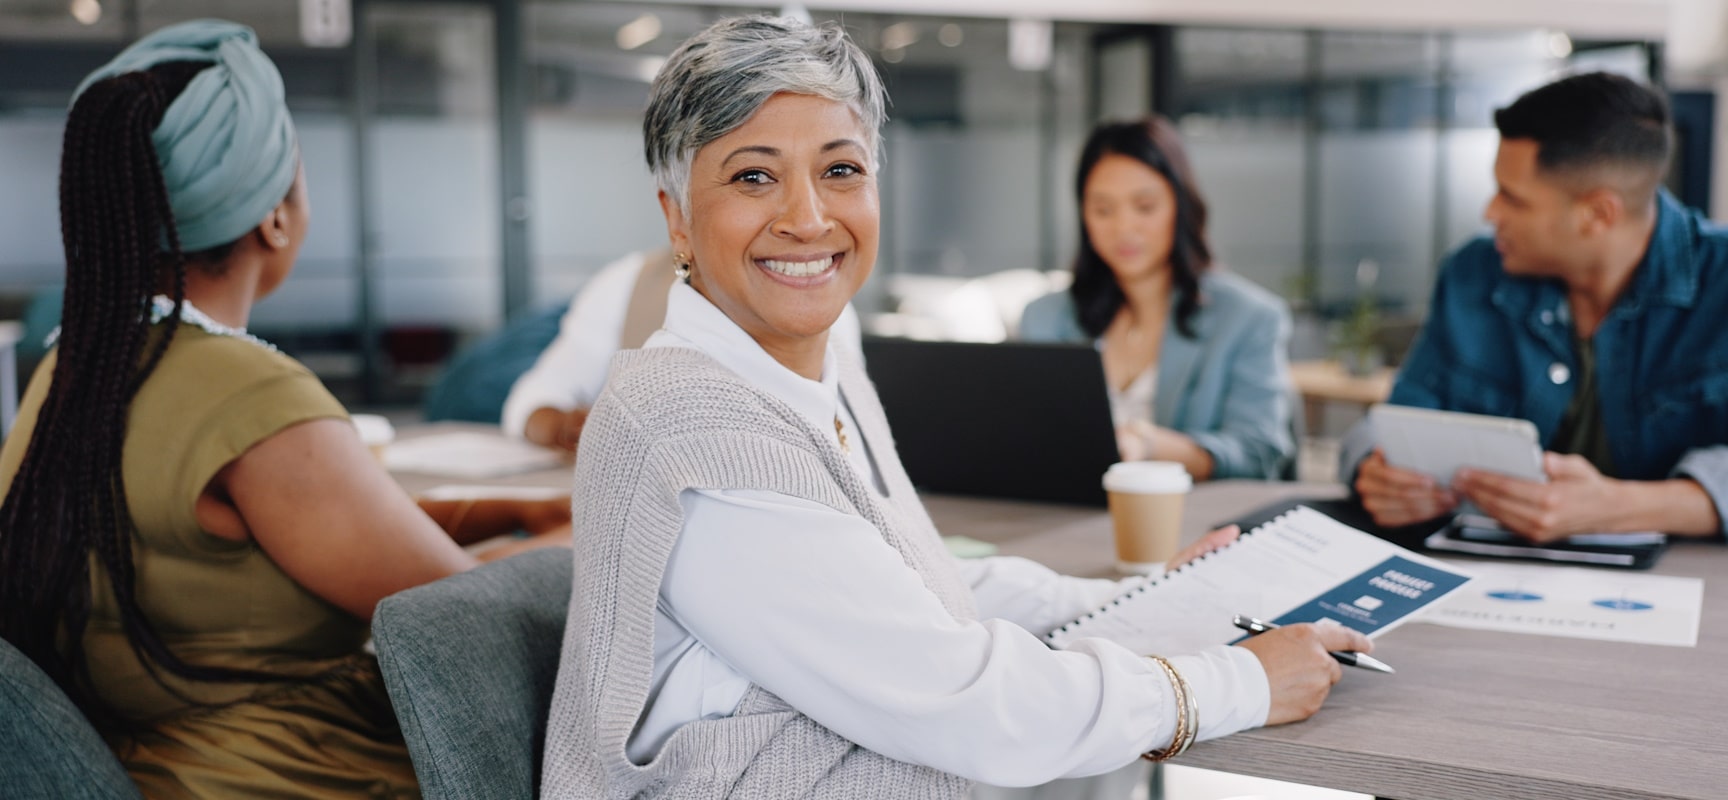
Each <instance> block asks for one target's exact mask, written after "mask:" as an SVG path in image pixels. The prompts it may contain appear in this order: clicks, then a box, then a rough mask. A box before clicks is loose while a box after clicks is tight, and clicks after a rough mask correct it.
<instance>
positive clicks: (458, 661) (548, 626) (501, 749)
mask: <svg viewBox="0 0 1728 800" xmlns="http://www.w3.org/2000/svg"><path fill="white" fill-rule="evenodd" d="M571 566H572V563H571V556H570V551H569V550H565V549H563V548H551V549H547V550H539V551H532V552H528V553H523V554H521V555H517V556H513V557H511V558H507V559H504V560H503V561H498V562H495V563H491V564H486V565H483V566H481V567H479V568H477V569H474V570H472V571H469V572H466V573H463V574H461V575H456V576H453V577H450V578H446V579H444V580H441V581H437V582H435V583H430V584H427V585H425V586H420V587H417V588H414V589H409V590H408V591H405V592H400V593H398V594H395V595H392V596H390V597H388V598H385V600H384V601H383V602H382V603H379V604H378V611H377V613H376V614H375V615H374V616H373V618H372V638H373V642H374V644H375V645H376V646H377V648H378V665H379V667H380V669H381V670H382V671H383V673H384V685H385V686H386V687H387V688H388V689H389V692H390V701H391V702H392V703H393V704H394V705H395V708H396V719H397V721H398V722H399V723H401V726H402V735H403V738H404V739H406V740H407V742H408V754H409V755H410V756H411V757H412V758H413V759H414V774H415V775H416V776H417V777H418V778H419V779H420V791H421V793H422V795H423V796H424V797H425V798H426V800H441V798H464V799H465V800H489V799H490V798H500V800H502V799H503V798H511V799H512V800H514V799H515V798H531V797H534V796H535V794H536V792H537V789H538V784H539V776H540V752H541V746H542V744H543V742H544V740H545V737H546V715H547V711H548V709H549V708H550V706H551V704H552V689H553V685H554V683H555V681H556V679H557V677H558V656H559V652H560V650H561V648H562V647H563V644H564V617H565V615H566V614H567V613H568V610H569V605H570V580H571V572H572V570H571Z"/></svg>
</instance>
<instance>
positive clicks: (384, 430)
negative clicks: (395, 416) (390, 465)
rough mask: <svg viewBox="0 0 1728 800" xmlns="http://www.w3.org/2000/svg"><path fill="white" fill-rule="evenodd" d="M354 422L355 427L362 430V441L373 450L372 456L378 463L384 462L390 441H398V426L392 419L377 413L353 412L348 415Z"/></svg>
mask: <svg viewBox="0 0 1728 800" xmlns="http://www.w3.org/2000/svg"><path fill="white" fill-rule="evenodd" d="M348 418H349V419H350V420H353V422H354V429H355V430H357V431H359V432H360V441H361V443H363V444H365V445H366V448H367V449H368V450H371V451H372V457H373V458H376V459H378V463H380V464H383V463H384V451H385V450H387V449H389V447H390V443H391V442H394V441H396V428H395V427H394V426H392V425H391V424H390V420H388V419H385V418H384V417H381V416H378V415H377V414H351V415H349V417H348Z"/></svg>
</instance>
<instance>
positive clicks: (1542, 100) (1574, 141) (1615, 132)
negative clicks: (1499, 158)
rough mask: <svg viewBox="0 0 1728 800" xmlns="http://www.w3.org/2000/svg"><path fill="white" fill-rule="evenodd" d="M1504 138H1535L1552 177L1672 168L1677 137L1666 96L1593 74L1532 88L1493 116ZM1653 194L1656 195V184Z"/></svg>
mask: <svg viewBox="0 0 1728 800" xmlns="http://www.w3.org/2000/svg"><path fill="white" fill-rule="evenodd" d="M1494 126H1495V127H1496V128H1499V129H1500V137H1501V138H1502V139H1532V140H1535V142H1536V143H1537V146H1538V150H1537V155H1536V163H1537V165H1538V166H1539V167H1540V168H1541V169H1543V170H1545V171H1548V172H1576V171H1579V170H1591V169H1596V168H1599V167H1634V168H1642V169H1648V170H1650V171H1651V172H1652V173H1654V178H1655V179H1656V181H1658V182H1659V181H1660V179H1661V176H1662V174H1663V173H1665V172H1666V171H1667V169H1668V158H1669V155H1670V153H1671V152H1672V151H1673V149H1674V133H1673V129H1672V125H1671V122H1670V116H1669V113H1668V101H1667V100H1666V99H1665V98H1664V97H1663V96H1662V94H1661V93H1660V92H1658V91H1656V90H1654V89H1652V88H1650V87H1648V86H1645V85H1644V84H1641V83H1639V82H1637V81H1635V80H1632V79H1631V78H1627V77H1625V76H1622V75H1614V74H1610V73H1607V72H1590V73H1585V74H1582V75H1573V76H1571V77H1569V78H1563V79H1561V80H1558V81H1555V82H1553V83H1550V84H1548V85H1547V86H1543V87H1541V88H1539V89H1533V90H1531V91H1529V92H1527V93H1525V94H1524V95H1523V96H1522V97H1519V98H1518V99H1517V100H1516V101H1514V102H1513V103H1512V105H1509V106H1507V107H1505V108H1502V109H1500V110H1498V111H1496V112H1494ZM1650 189H1651V191H1652V192H1654V191H1655V184H1654V182H1653V183H1652V185H1651V187H1650Z"/></svg>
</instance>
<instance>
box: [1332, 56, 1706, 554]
mask: <svg viewBox="0 0 1728 800" xmlns="http://www.w3.org/2000/svg"><path fill="white" fill-rule="evenodd" d="M1495 125H1496V126H1497V127H1498V128H1499V129H1500V136H1501V142H1500V151H1499V155H1498V157H1497V158H1496V160H1495V163H1494V177H1495V180H1496V181H1497V182H1498V184H1499V191H1498V192H1497V193H1496V194H1495V196H1494V199H1493V200H1492V201H1490V202H1489V204H1488V208H1487V211H1486V212H1485V214H1484V216H1485V217H1486V219H1487V220H1488V222H1489V223H1491V224H1492V225H1493V226H1494V236H1493V238H1491V239H1490V238H1487V237H1483V238H1480V239H1477V240H1476V241H1472V242H1470V243H1468V244H1466V245H1464V246H1463V247H1461V248H1459V249H1458V250H1457V251H1456V252H1454V253H1453V254H1452V255H1451V256H1450V257H1449V258H1448V259H1447V261H1446V263H1445V264H1444V265H1443V267H1442V268H1441V271H1440V279H1439V283H1438V285H1437V286H1436V287H1435V290H1434V296H1433V301H1432V307H1431V308H1430V311H1429V317H1428V322H1427V324H1426V326H1425V327H1424V329H1423V331H1422V335H1421V336H1420V337H1419V339H1418V340H1417V342H1416V344H1415V346H1414V347H1413V349H1412V351H1411V353H1410V356H1409V358H1408V360H1407V361H1406V362H1405V364H1404V367H1403V369H1402V370H1401V371H1400V373H1399V375H1398V380H1397V383H1396V384H1395V385H1394V387H1393V389H1392V397H1391V402H1393V403H1397V404H1400V405H1409V406H1422V407H1427V408H1440V409H1446V410H1452V411H1466V412H1472V413H1478V414H1493V415H1497V416H1506V417H1520V418H1523V419H1527V420H1530V421H1531V422H1532V423H1534V424H1535V425H1536V429H1537V430H1538V431H1539V432H1540V433H1541V437H1542V442H1543V443H1544V446H1545V448H1546V449H1547V450H1548V451H1550V452H1548V453H1546V454H1545V456H1544V467H1545V469H1546V471H1547V473H1548V479H1549V480H1548V482H1547V483H1535V482H1531V481H1524V480H1519V479H1516V478H1511V477H1507V476H1504V475H1500V474H1496V473H1491V472H1486V471H1481V470H1462V471H1460V473H1459V474H1458V475H1457V476H1456V477H1455V478H1454V479H1453V481H1452V484H1451V487H1450V489H1446V488H1442V487H1440V486H1438V485H1436V484H1435V483H1434V482H1432V481H1430V480H1428V479H1427V478H1425V477H1423V476H1422V475H1419V474H1417V473H1414V472H1410V471H1407V470H1402V469H1397V468H1395V467H1392V466H1390V465H1388V464H1387V463H1386V461H1385V459H1384V458H1383V457H1382V456H1381V454H1380V452H1379V451H1378V450H1374V451H1373V452H1371V453H1370V452H1369V449H1370V448H1371V447H1372V444H1373V442H1372V431H1371V430H1369V426H1368V425H1367V424H1366V423H1364V424H1363V425H1361V426H1359V427H1358V429H1357V430H1355V431H1352V432H1351V435H1350V436H1349V437H1348V438H1347V439H1346V442H1345V446H1344V461H1343V464H1344V466H1345V470H1344V473H1343V474H1345V475H1351V474H1354V476H1355V477H1354V481H1353V487H1354V488H1355V490H1356V492H1357V494H1358V495H1359V496H1360V497H1361V500H1362V504H1363V506H1364V507H1365V508H1366V509H1367V510H1368V511H1369V513H1371V514H1372V515H1373V516H1374V519H1375V521H1376V522H1378V523H1379V524H1381V525H1386V526H1396V525H1404V524H1409V523H1413V522H1418V521H1421V520H1425V519H1430V518H1433V517H1436V516H1439V515H1441V514H1443V513H1446V512H1448V511H1451V510H1452V509H1453V507H1454V506H1455V505H1456V504H1457V503H1458V502H1459V501H1460V500H1461V499H1464V498H1467V499H1469V500H1471V501H1472V502H1474V503H1475V504H1476V505H1477V506H1478V507H1480V508H1481V509H1482V510H1483V511H1484V512H1486V513H1488V514H1489V515H1491V516H1493V517H1494V518H1495V519H1497V520H1499V521H1500V522H1501V523H1502V524H1504V525H1505V526H1506V527H1508V528H1511V529H1512V530H1514V531H1516V532H1518V533H1520V534H1522V535H1524V536H1526V537H1528V538H1531V539H1534V540H1537V541H1550V540H1553V539H1558V538H1561V537H1564V536H1568V535H1571V534H1574V533H1580V532H1586V531H1630V530H1661V531H1667V532H1670V533H1672V534H1676V535H1689V536H1720V535H1721V534H1722V531H1723V518H1724V515H1723V514H1722V513H1721V512H1720V509H1721V508H1722V507H1723V504H1724V503H1728V231H1725V230H1723V229H1721V228H1718V227H1716V226H1714V225H1712V224H1711V223H1709V222H1708V221H1706V220H1705V219H1703V218H1702V217H1701V216H1700V215H1699V214H1697V213H1695V212H1692V211H1689V210H1687V209H1686V208H1684V207H1682V206H1681V205H1680V204H1679V203H1678V202H1677V201H1676V200H1675V199H1674V198H1673V197H1672V196H1670V195H1669V194H1668V193H1667V192H1665V191H1663V190H1662V189H1661V188H1660V187H1661V181H1662V177H1663V175H1664V174H1665V173H1666V171H1667V166H1668V159H1669V154H1670V151H1671V149H1672V140H1673V134H1672V131H1671V128H1670V127H1669V116H1668V109H1667V104H1666V102H1665V101H1664V100H1663V98H1662V96H1661V95H1659V94H1657V93H1656V92H1654V91H1652V90H1650V89H1649V88H1646V87H1644V86H1642V85H1640V84H1638V83H1635V82H1633V81H1631V80H1628V79H1626V78H1622V77H1618V76H1611V75H1607V74H1603V73H1592V74H1588V75H1578V76H1574V77H1570V78H1566V79H1564V80H1561V81H1558V82H1556V83H1552V84H1549V85H1547V86H1544V87H1542V88H1539V89H1536V90H1534V91H1532V92H1530V93H1528V94H1526V95H1524V96H1523V97H1520V98H1519V99H1518V100H1517V101H1516V102H1514V103H1513V104H1512V105H1511V106H1508V107H1507V108H1504V109H1501V110H1500V111H1499V112H1497V113H1496V114H1495ZM1364 454H1366V457H1365V458H1364Z"/></svg>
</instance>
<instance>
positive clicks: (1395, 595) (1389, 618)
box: [1048, 507, 1469, 653]
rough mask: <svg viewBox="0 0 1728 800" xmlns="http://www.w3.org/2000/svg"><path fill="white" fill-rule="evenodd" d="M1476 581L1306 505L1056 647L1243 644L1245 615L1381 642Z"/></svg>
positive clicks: (1128, 597) (1065, 633) (1071, 631)
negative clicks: (1237, 621) (1240, 619)
mask: <svg viewBox="0 0 1728 800" xmlns="http://www.w3.org/2000/svg"><path fill="white" fill-rule="evenodd" d="M1468 579H1469V577H1468V575H1466V574H1464V573H1462V572H1459V571H1457V570H1456V569H1454V568H1451V567H1448V566H1447V565H1444V564H1441V563H1440V562H1438V561H1434V560H1433V559H1430V558H1427V557H1424V556H1421V555H1417V554H1416V553H1412V552H1410V551H1408V550H1405V549H1403V548H1401V547H1398V546H1397V545H1394V544H1392V543H1390V542H1386V541H1383V540H1380V539H1377V538H1375V537H1373V536H1370V535H1368V534H1366V533H1363V532H1362V531H1358V530H1356V529H1354V528H1351V527H1349V526H1348V525H1344V524H1343V523H1340V522H1338V521H1336V520H1333V519H1332V518H1330V517H1328V516H1326V515H1324V514H1321V513H1320V512H1318V511H1314V510H1313V509H1310V508H1306V507H1300V508H1297V509H1295V510H1292V511H1291V512H1289V513H1287V514H1284V515H1282V516H1280V517H1278V518H1277V519H1275V520H1273V521H1271V522H1269V523H1267V524H1265V525H1262V526H1261V527H1259V528H1256V529H1255V530H1254V531H1252V532H1250V533H1248V534H1245V535H1243V537H1242V538H1241V539H1240V540H1238V541H1237V542H1236V543H1235V544H1232V545H1231V546H1229V547H1227V548H1225V549H1223V550H1219V551H1217V552H1215V553H1213V554H1212V555H1210V556H1207V557H1205V558H1203V559H1200V560H1198V561H1196V562H1194V563H1192V564H1189V565H1188V566H1186V567H1184V568H1182V569H1180V570H1177V571H1176V572H1173V573H1170V574H1168V575H1166V576H1164V577H1163V578H1161V579H1158V580H1155V581H1150V582H1147V583H1144V584H1140V585H1139V586H1137V587H1135V588H1133V589H1130V590H1128V591H1127V592H1125V593H1124V594H1123V595H1122V596H1121V597H1118V598H1117V599H1116V600H1114V601H1112V602H1111V603H1109V604H1107V605H1106V606H1104V607H1103V608H1101V609H1099V610H1097V611H1094V612H1093V613H1091V614H1088V615H1086V616H1084V617H1081V618H1080V619H1078V620H1075V621H1074V622H1072V623H1070V624H1068V625H1065V626H1063V627H1062V628H1059V629H1057V630H1056V631H1055V632H1053V633H1052V634H1050V636H1049V637H1048V641H1049V642H1050V643H1051V644H1052V646H1055V647H1062V646H1064V645H1066V644H1067V643H1068V642H1071V641H1073V640H1075V639H1078V638H1082V637H1090V636H1097V637H1103V638H1106V639H1110V640H1112V641H1114V642H1116V643H1118V644H1121V645H1123V646H1125V647H1127V648H1128V649H1130V650H1133V651H1134V652H1137V653H1187V652H1194V651H1196V650H1199V649H1202V648H1205V647H1209V646H1211V645H1215V644H1224V643H1227V642H1232V641H1235V640H1236V639H1238V638H1241V636H1242V635H1243V634H1242V632H1241V631H1240V630H1237V629H1236V627H1235V626H1233V625H1232V624H1231V619H1232V618H1233V617H1234V615H1237V614H1245V615H1249V616H1254V617H1258V618H1260V619H1264V620H1271V621H1275V622H1279V623H1280V624H1286V623H1288V622H1294V621H1313V620H1317V619H1320V618H1323V617H1324V618H1332V619H1335V620H1337V621H1339V622H1343V623H1345V624H1348V625H1350V626H1351V627H1355V628H1357V629H1358V630H1363V631H1364V632H1366V633H1368V635H1370V636H1373V635H1376V634H1378V633H1380V632H1382V631H1385V630H1389V629H1390V628H1392V627H1395V626H1396V625H1397V624H1399V623H1401V622H1402V621H1403V620H1404V618H1406V617H1407V616H1408V615H1409V614H1410V613H1411V612H1413V611H1414V610H1415V609H1416V608H1419V607H1421V606H1424V605H1426V604H1428V603H1431V602H1433V601H1434V600H1437V599H1439V598H1440V597H1441V596H1444V595H1445V594H1447V593H1449V592H1451V591H1454V590H1456V589H1457V587H1458V586H1461V585H1463V583H1464V582H1465V581H1467V580H1468ZM1405 583H1408V584H1409V585H1405ZM1410 594H1414V595H1415V596H1414V597H1407V596H1406V595H1410ZM1358 604H1359V605H1358Z"/></svg>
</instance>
